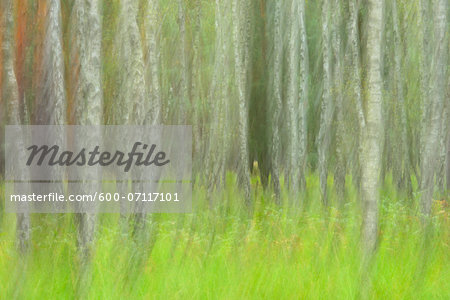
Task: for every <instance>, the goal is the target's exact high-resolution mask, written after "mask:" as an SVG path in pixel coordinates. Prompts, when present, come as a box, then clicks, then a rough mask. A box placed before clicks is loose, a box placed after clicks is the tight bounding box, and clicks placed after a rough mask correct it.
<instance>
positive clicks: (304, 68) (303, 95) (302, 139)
mask: <svg viewBox="0 0 450 300" xmlns="http://www.w3.org/2000/svg"><path fill="white" fill-rule="evenodd" d="M299 21H300V89H299V99H300V102H299V109H298V114H299V116H298V119H299V125H298V129H299V163H298V165H299V169H300V170H299V172H300V173H299V182H300V186H301V187H305V186H306V179H305V176H306V174H305V173H306V158H307V146H308V144H307V142H308V128H307V124H308V123H307V115H308V84H309V54H308V41H307V37H306V21H305V1H304V0H299Z"/></svg>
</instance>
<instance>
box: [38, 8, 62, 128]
mask: <svg viewBox="0 0 450 300" xmlns="http://www.w3.org/2000/svg"><path fill="white" fill-rule="evenodd" d="M40 5H45V7H46V8H47V11H46V12H47V13H46V27H45V35H44V42H43V52H42V64H41V72H40V73H41V74H42V75H41V77H40V79H39V87H38V90H37V95H36V97H37V98H36V104H35V106H36V111H35V122H36V124H40V125H64V124H65V122H66V92H65V87H64V57H63V51H62V24H61V4H60V1H59V0H47V2H45V3H44V2H41V3H40Z"/></svg>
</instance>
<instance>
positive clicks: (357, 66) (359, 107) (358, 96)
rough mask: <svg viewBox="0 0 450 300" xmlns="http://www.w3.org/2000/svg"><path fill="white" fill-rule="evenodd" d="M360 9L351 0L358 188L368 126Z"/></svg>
mask: <svg viewBox="0 0 450 300" xmlns="http://www.w3.org/2000/svg"><path fill="white" fill-rule="evenodd" d="M358 11H359V0H351V1H350V20H349V25H348V26H349V29H348V31H349V44H350V51H349V56H350V57H351V58H350V60H351V73H352V74H351V76H352V80H351V87H352V92H353V93H352V95H353V97H354V98H355V99H354V102H355V106H356V113H357V117H358V135H357V141H356V145H357V147H358V151H357V153H358V155H357V161H356V167H355V170H354V176H353V178H354V181H355V185H356V187H357V189H358V190H360V186H361V166H362V163H363V162H362V160H361V153H362V136H363V128H364V127H365V126H366V121H365V117H364V111H363V103H362V102H363V99H362V91H361V90H362V88H361V58H360V54H359V50H360V45H359V40H360V37H359V26H358V24H359V22H358V21H359V19H358Z"/></svg>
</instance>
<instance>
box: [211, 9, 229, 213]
mask: <svg viewBox="0 0 450 300" xmlns="http://www.w3.org/2000/svg"><path fill="white" fill-rule="evenodd" d="M227 24H228V22H227V16H226V5H225V4H224V3H223V2H222V1H220V0H216V5H215V32H216V42H215V58H214V72H213V78H212V82H211V88H210V95H209V105H210V106H211V110H212V111H213V115H212V116H211V123H212V126H211V130H210V132H209V139H208V142H209V144H208V155H207V157H206V166H207V172H208V174H207V177H206V179H207V182H208V185H209V190H210V191H212V190H213V189H214V188H217V187H219V186H220V183H221V182H224V180H225V164H226V158H227V157H226V155H227V153H228V149H229V136H228V134H227V130H228V107H227V99H226V97H227V95H228V81H227V74H228V70H227V68H228V62H227V58H228V55H227V54H228V53H227V51H228V43H227V39H226V37H225V35H226V31H225V28H227ZM210 205H212V198H210Z"/></svg>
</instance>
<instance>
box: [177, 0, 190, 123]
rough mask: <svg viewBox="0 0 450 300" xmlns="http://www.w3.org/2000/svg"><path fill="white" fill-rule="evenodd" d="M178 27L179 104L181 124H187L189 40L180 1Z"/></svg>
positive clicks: (184, 12)
mask: <svg viewBox="0 0 450 300" xmlns="http://www.w3.org/2000/svg"><path fill="white" fill-rule="evenodd" d="M178 26H179V28H180V60H181V67H180V69H181V84H180V86H181V91H180V103H179V107H178V109H179V120H178V122H179V123H180V124H185V123H186V122H187V112H188V111H189V110H188V108H189V106H188V103H189V102H188V101H189V69H188V60H187V39H186V10H185V7H184V0H178Z"/></svg>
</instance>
